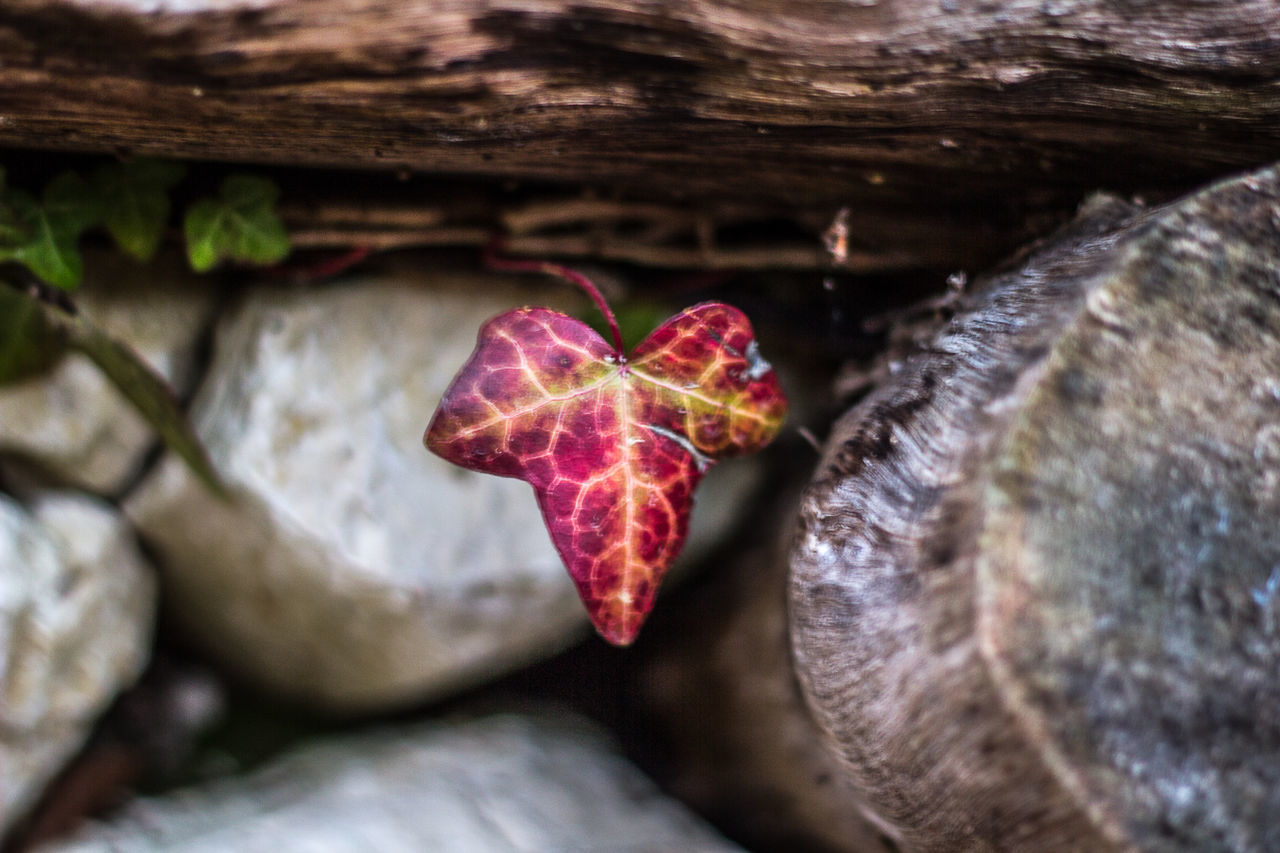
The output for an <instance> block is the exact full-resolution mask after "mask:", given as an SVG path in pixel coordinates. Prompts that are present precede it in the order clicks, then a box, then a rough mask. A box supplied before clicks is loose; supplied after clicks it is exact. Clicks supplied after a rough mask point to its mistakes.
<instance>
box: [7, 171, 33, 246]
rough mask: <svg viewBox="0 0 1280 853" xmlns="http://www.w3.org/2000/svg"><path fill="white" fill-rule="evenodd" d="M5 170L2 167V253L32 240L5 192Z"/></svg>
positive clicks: (29, 232)
mask: <svg viewBox="0 0 1280 853" xmlns="http://www.w3.org/2000/svg"><path fill="white" fill-rule="evenodd" d="M5 177H6V176H5V170H4V168H3V167H0V251H3V250H4V249H12V248H16V247H17V246H20V245H22V244H23V243H25V242H27V241H28V240H30V239H31V231H30V230H29V229H28V228H27V224H26V222H25V221H24V220H23V218H22V216H21V215H20V214H19V213H18V210H17V208H16V207H14V206H13V203H12V202H11V201H10V199H9V198H8V195H9V194H8V193H7V192H5Z"/></svg>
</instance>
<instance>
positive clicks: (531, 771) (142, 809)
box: [42, 715, 739, 853]
mask: <svg viewBox="0 0 1280 853" xmlns="http://www.w3.org/2000/svg"><path fill="white" fill-rule="evenodd" d="M42 849H43V850H44V851H45V853H52V851H62V853H90V851H117V853H130V851H137V853H142V851H153V850H157V851H158V850H165V851H172V853H203V851H208V853H215V851H216V853H223V851H229V850H235V851H239V853H256V851H262V853H276V851H280V850H324V851H328V853H344V851H353V853H354V851H359V853H365V851H378V853H399V851H405V853H420V851H432V853H451V851H457V853H477V851H485V853H490V851H492V853H501V851H582V853H585V852H586V851H628V853H643V851H654V853H657V851H672V850H679V851H691V853H693V851H708V853H709V851H731V850H737V849H739V848H737V847H736V846H734V845H732V844H730V843H729V842H728V841H726V840H724V839H723V838H721V837H719V836H718V835H716V834H715V833H714V832H713V831H712V830H711V829H709V828H708V827H707V826H706V825H705V824H703V823H702V822H701V821H699V820H698V819H697V818H695V817H693V816H692V815H691V814H690V813H689V812H688V811H686V810H685V809H684V808H683V807H682V806H680V805H678V804H677V803H676V802H675V801H673V800H670V799H668V798H666V797H665V796H663V795H662V794H661V793H660V792H659V791H658V789H657V786H655V785H654V784H653V782H652V781H650V780H649V779H647V778H646V777H645V776H644V775H643V774H641V773H640V771H639V770H637V769H636V768H635V767H634V766H632V765H631V764H630V763H628V762H627V761H625V760H624V759H622V758H621V757H619V756H618V755H617V754H616V753H615V752H614V750H613V748H612V746H611V745H610V744H609V743H608V742H607V741H606V740H605V739H604V738H603V737H602V736H601V734H600V733H599V731H597V730H596V729H595V728H593V727H591V726H588V725H587V724H586V723H585V722H583V721H581V720H578V719H576V718H570V719H564V718H562V717H561V718H551V717H519V716H507V715H503V716H495V717H489V718H485V719H481V720H476V721H472V722H465V723H459V724H454V725H433V726H425V727H418V728H411V729H405V730H398V731H391V730H389V731H382V732H371V733H366V734H361V735H356V736H351V737H347V738H345V739H342V740H337V741H332V742H329V743H322V744H319V745H313V746H309V747H304V748H301V749H299V750H297V751H295V752H293V753H290V754H288V755H286V756H284V757H282V758H280V759H277V760H276V761H274V762H273V763H271V764H270V765H268V766H266V767H264V768H262V769H260V770H258V771H256V772H254V773H253V774H251V775H249V776H247V777H245V778H227V779H222V780H219V781H217V782H214V783H211V784H209V785H207V786H205V787H203V788H195V789H189V790H185V791H179V792H177V793H174V794H170V795H169V796H166V797H162V798H157V799H149V800H141V801H138V802H135V803H134V804H133V805H131V806H130V807H129V808H127V809H126V810H125V811H124V813H123V814H121V815H120V816H118V817H117V818H115V819H114V820H113V821H112V823H110V824H106V825H96V826H90V827H88V828H86V829H85V830H84V831H82V832H81V833H80V835H79V836H78V837H75V838H73V839H70V840H68V841H66V842H63V843H61V844H57V845H53V846H48V847H45V848H42Z"/></svg>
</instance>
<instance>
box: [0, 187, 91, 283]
mask: <svg viewBox="0 0 1280 853" xmlns="http://www.w3.org/2000/svg"><path fill="white" fill-rule="evenodd" d="M3 201H4V202H5V203H6V204H7V206H8V207H9V208H10V209H11V210H12V212H13V214H14V221H15V222H16V223H20V224H21V226H22V227H23V229H24V230H25V231H26V235H25V236H26V240H25V241H23V242H20V243H17V244H16V245H13V244H10V245H8V246H0V259H12V260H15V261H18V262H19V263H22V264H25V265H26V266H27V267H28V268H30V270H31V271H32V272H34V273H35V274H36V275H37V276H39V277H40V278H42V279H44V280H45V281H47V282H49V283H50V284H52V285H54V286H55V287H60V288H62V289H64V290H72V289H74V288H75V287H76V286H78V285H79V284H80V277H81V275H82V274H83V266H82V264H81V261H80V250H79V248H78V247H77V245H76V243H77V241H78V240H79V239H80V235H81V233H83V232H84V230H85V229H86V228H89V227H91V226H93V225H96V224H98V222H100V221H101V218H102V206H101V203H100V200H99V198H98V196H97V194H96V193H94V191H93V188H92V187H90V186H89V184H88V183H86V182H85V180H84V179H83V178H81V177H80V176H79V175H77V174H75V173H74V172H63V173H62V174H60V175H58V176H57V177H56V178H54V179H53V180H52V181H50V182H49V184H48V186H46V187H45V190H44V194H43V196H42V198H41V202H39V203H37V202H36V200H35V198H33V197H32V196H31V195H30V194H29V193H26V192H23V191H22V190H5V192H4V196H3Z"/></svg>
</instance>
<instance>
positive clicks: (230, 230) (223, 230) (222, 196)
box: [183, 175, 289, 272]
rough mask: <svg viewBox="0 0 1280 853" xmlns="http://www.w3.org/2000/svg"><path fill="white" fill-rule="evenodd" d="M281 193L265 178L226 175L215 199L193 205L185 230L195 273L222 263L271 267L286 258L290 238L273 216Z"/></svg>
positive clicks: (186, 220) (276, 216)
mask: <svg viewBox="0 0 1280 853" xmlns="http://www.w3.org/2000/svg"><path fill="white" fill-rule="evenodd" d="M279 197H280V188H279V187H277V186H276V185H275V183H274V182H272V181H269V180H267V179H266V178H260V177H256V176H254V175H229V176H228V177H227V178H226V179H224V180H223V182H222V185H221V187H219V189H218V197H217V198H205V199H200V200H199V201H196V202H193V203H192V205H191V206H190V207H189V208H187V214H186V217H185V218H184V220H183V229H184V231H185V232H186V236H187V258H188V260H190V262H191V268H192V269H194V270H195V271H196V272H207V271H208V270H211V269H213V268H214V267H215V266H217V265H218V264H219V263H221V262H222V261H235V262H238V263H248V264H274V263H277V262H279V261H282V260H284V258H285V256H286V255H288V254H289V235H288V234H287V233H286V232H285V229H284V222H283V221H282V220H281V219H280V216H279V215H278V214H277V213H276V211H275V203H276V200H277V199H278V198H279Z"/></svg>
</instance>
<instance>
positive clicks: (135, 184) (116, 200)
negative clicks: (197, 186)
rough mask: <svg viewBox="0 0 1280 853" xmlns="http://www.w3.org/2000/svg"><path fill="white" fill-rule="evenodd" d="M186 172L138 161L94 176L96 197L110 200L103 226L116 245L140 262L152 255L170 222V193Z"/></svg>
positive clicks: (171, 165)
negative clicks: (97, 194) (97, 195)
mask: <svg viewBox="0 0 1280 853" xmlns="http://www.w3.org/2000/svg"><path fill="white" fill-rule="evenodd" d="M186 171H187V170H186V167H185V166H183V165H182V164H181V163H174V162H171V161H167V160H152V159H149V158H141V159H137V160H129V161H127V162H124V163H110V164H108V165H106V166H103V167H101V168H99V169H98V170H97V171H95V172H94V173H93V183H94V186H95V187H96V188H97V190H98V193H99V195H100V196H101V197H102V198H103V199H104V200H107V201H109V203H107V204H105V205H104V210H103V223H102V224H103V225H105V226H106V228H107V231H108V232H109V233H110V234H111V236H112V238H114V239H115V241H116V245H118V246H119V247H120V248H121V249H122V250H123V251H125V252H126V253H128V254H130V255H132V256H133V257H135V258H137V259H138V260H140V261H147V260H150V259H151V258H152V257H154V256H155V253H156V250H157V249H158V248H159V247H160V239H161V238H162V237H163V236H164V228H165V225H166V224H167V223H168V221H169V191H170V190H172V189H173V187H174V186H175V185H176V184H177V183H178V182H179V181H181V180H182V178H183V176H184V175H185V174H186Z"/></svg>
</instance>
